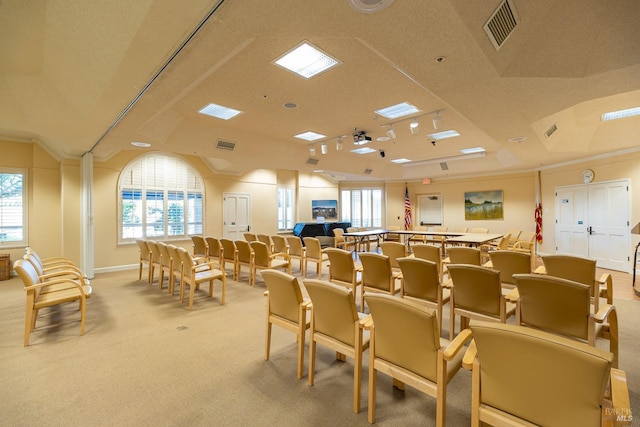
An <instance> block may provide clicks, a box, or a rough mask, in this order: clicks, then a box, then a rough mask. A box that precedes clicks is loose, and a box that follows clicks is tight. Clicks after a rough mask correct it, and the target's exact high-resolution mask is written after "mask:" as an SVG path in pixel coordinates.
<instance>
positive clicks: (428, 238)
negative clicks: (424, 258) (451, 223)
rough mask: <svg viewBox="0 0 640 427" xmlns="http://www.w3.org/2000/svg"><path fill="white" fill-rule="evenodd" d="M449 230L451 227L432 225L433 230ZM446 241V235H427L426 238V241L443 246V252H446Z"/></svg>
mask: <svg viewBox="0 0 640 427" xmlns="http://www.w3.org/2000/svg"><path fill="white" fill-rule="evenodd" d="M448 230H449V227H445V226H442V225H434V226H433V227H431V231H437V232H445V231H448ZM446 242H447V237H446V236H425V239H424V243H428V244H433V245H440V247H441V248H442V253H443V254H444V252H445V248H444V245H445V243H446Z"/></svg>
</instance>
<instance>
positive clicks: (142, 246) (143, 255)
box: [36, 239, 151, 261]
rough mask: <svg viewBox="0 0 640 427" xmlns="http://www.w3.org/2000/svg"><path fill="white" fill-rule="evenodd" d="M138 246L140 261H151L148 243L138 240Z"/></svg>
mask: <svg viewBox="0 0 640 427" xmlns="http://www.w3.org/2000/svg"><path fill="white" fill-rule="evenodd" d="M136 244H137V245H138V249H139V250H140V259H141V260H144V261H149V256H150V255H151V254H150V252H149V247H148V246H147V242H145V241H144V240H142V239H139V240H136ZM36 256H37V255H36Z"/></svg>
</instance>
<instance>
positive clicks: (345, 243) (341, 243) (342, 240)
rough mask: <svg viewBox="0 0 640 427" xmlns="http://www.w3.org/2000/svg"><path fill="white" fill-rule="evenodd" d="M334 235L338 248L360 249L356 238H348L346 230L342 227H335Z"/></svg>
mask: <svg viewBox="0 0 640 427" xmlns="http://www.w3.org/2000/svg"><path fill="white" fill-rule="evenodd" d="M333 236H334V245H335V247H336V248H338V249H346V250H349V248H353V250H354V251H357V250H358V242H357V241H356V240H354V239H351V238H350V239H347V238H346V237H345V236H344V230H343V229H342V228H334V229H333Z"/></svg>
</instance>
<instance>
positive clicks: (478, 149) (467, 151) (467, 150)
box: [460, 147, 484, 154]
mask: <svg viewBox="0 0 640 427" xmlns="http://www.w3.org/2000/svg"><path fill="white" fill-rule="evenodd" d="M460 152H461V153H462V154H473V153H482V152H484V148H482V147H472V148H463V149H462V150H460Z"/></svg>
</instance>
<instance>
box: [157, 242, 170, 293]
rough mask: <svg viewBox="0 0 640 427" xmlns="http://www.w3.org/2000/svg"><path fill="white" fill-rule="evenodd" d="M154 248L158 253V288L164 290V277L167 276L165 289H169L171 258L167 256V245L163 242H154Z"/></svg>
mask: <svg viewBox="0 0 640 427" xmlns="http://www.w3.org/2000/svg"><path fill="white" fill-rule="evenodd" d="M156 247H157V248H158V251H159V252H160V260H161V263H160V266H161V268H160V277H159V278H158V287H159V288H160V289H162V288H164V275H165V273H166V274H167V287H168V288H171V280H172V278H173V258H172V257H171V255H170V254H169V250H168V248H167V244H166V243H164V242H156Z"/></svg>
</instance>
